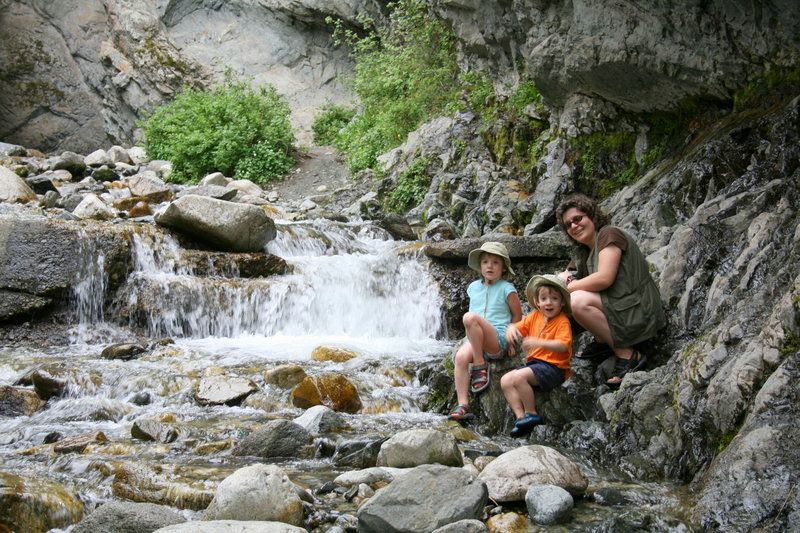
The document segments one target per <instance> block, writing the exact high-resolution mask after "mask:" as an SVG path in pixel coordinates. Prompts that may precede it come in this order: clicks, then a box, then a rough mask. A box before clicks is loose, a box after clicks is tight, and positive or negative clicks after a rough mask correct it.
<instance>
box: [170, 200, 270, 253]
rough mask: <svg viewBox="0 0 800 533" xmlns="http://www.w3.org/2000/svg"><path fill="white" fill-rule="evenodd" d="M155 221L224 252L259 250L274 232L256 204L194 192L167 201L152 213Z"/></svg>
mask: <svg viewBox="0 0 800 533" xmlns="http://www.w3.org/2000/svg"><path fill="white" fill-rule="evenodd" d="M155 221H156V223H157V224H160V225H162V226H166V227H169V228H173V229H176V230H178V231H180V232H182V233H185V234H187V235H189V236H190V237H193V238H195V239H197V240H199V241H201V242H204V243H206V244H208V245H210V246H212V247H214V248H216V249H220V250H223V251H228V252H263V251H264V247H265V246H266V245H267V243H268V242H269V241H271V240H272V239H274V238H275V235H276V233H277V232H276V229H275V222H274V221H273V220H272V219H271V218H270V217H269V216H267V213H266V212H265V211H264V210H263V209H261V208H260V207H256V206H254V205H250V204H235V203H232V202H226V201H223V200H216V199H214V198H208V197H205V196H196V195H189V196H184V197H182V198H178V199H177V200H175V201H174V202H172V203H170V204H169V205H167V206H166V207H165V208H164V209H162V210H161V211H159V212H157V213H156V214H155Z"/></svg>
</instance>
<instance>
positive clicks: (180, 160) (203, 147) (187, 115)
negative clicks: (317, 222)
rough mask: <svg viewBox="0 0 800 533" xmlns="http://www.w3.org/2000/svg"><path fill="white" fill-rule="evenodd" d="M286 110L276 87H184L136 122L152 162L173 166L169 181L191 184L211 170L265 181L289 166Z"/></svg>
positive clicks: (230, 84)
mask: <svg viewBox="0 0 800 533" xmlns="http://www.w3.org/2000/svg"><path fill="white" fill-rule="evenodd" d="M288 117H289V106H288V104H287V103H286V101H285V99H284V98H283V97H282V96H280V95H279V94H278V93H277V91H276V90H275V87H273V86H271V85H268V86H266V87H258V88H257V89H255V90H254V89H252V88H251V87H250V86H249V84H248V83H246V82H244V81H239V82H234V81H233V80H232V79H231V77H230V75H229V76H228V79H227V80H226V82H225V83H224V84H223V85H221V86H219V87H217V88H216V89H214V90H213V91H211V92H202V91H197V90H194V89H184V90H183V91H181V92H180V93H179V94H178V95H177V96H176V97H175V99H174V100H173V101H172V102H170V103H168V104H165V105H162V106H160V107H158V108H157V109H156V110H155V111H154V112H153V113H152V114H151V115H149V116H148V117H147V118H146V119H145V120H143V121H142V122H141V123H140V126H141V127H142V129H143V130H144V146H145V150H146V151H147V154H148V155H149V156H150V157H152V158H154V159H166V160H169V161H171V162H172V173H171V174H170V177H169V179H170V181H176V182H183V183H196V182H197V181H198V180H200V179H201V178H202V177H203V176H205V175H207V174H210V173H212V172H222V173H223V174H224V175H226V176H233V177H236V178H247V179H250V180H252V181H255V182H260V183H264V182H266V181H269V180H274V179H277V178H280V177H282V176H283V175H284V174H285V173H286V172H288V171H289V170H290V169H291V168H292V166H293V164H294V161H293V158H292V156H291V155H290V154H291V153H292V151H293V149H294V146H293V143H294V132H293V131H292V128H291V125H290V123H289V118H288Z"/></svg>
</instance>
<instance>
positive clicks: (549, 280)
mask: <svg viewBox="0 0 800 533" xmlns="http://www.w3.org/2000/svg"><path fill="white" fill-rule="evenodd" d="M542 285H549V286H550V287H553V288H555V289H558V291H559V292H561V297H562V298H563V299H564V307H563V309H562V311H564V312H565V313H567V314H568V315H570V314H572V306H571V305H570V295H569V291H568V290H567V284H566V283H565V282H564V280H563V279H561V278H559V277H558V276H556V275H555V274H545V275H543V276H533V277H532V278H531V280H530V281H529V282H528V286H527V287H525V296H526V297H527V298H528V301H529V302H530V304H531V305H532V306H534V307H536V303H535V302H536V294H537V293H538V292H539V287H541V286H542ZM537 309H538V308H537Z"/></svg>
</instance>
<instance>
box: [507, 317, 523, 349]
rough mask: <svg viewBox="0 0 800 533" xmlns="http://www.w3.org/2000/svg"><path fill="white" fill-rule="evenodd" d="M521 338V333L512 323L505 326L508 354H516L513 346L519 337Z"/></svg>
mask: <svg viewBox="0 0 800 533" xmlns="http://www.w3.org/2000/svg"><path fill="white" fill-rule="evenodd" d="M521 338H522V334H521V333H520V332H519V329H517V326H515V325H514V324H513V323H512V324H509V325H508V327H507V328H506V343H508V355H512V356H513V355H516V354H515V351H516V350H514V346H515V344H516V343H517V341H518V340H519V339H521Z"/></svg>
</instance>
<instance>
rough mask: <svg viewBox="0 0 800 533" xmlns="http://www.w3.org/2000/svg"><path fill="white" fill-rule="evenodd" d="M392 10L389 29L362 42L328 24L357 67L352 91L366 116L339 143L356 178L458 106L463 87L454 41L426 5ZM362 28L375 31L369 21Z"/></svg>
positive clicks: (405, 2) (408, 2)
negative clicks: (427, 123) (448, 108)
mask: <svg viewBox="0 0 800 533" xmlns="http://www.w3.org/2000/svg"><path fill="white" fill-rule="evenodd" d="M389 7H390V9H391V10H392V12H391V14H390V16H389V24H388V25H387V26H385V27H380V28H378V29H377V30H375V31H371V32H369V33H367V34H366V35H363V36H362V35H359V34H357V33H356V32H354V31H353V30H349V29H346V28H345V27H344V25H343V23H342V22H341V21H335V22H334V21H332V20H331V19H328V21H329V22H332V23H333V24H334V26H335V29H334V37H335V38H336V40H337V42H345V43H347V44H349V45H350V46H351V47H352V52H351V57H352V58H353V59H354V60H355V63H356V66H355V76H354V78H353V79H352V82H351V86H352V89H353V91H354V92H355V93H356V94H357V95H358V97H359V98H360V100H361V105H362V110H361V112H360V113H359V114H358V115H357V116H356V117H355V118H354V119H353V120H352V121H351V122H350V123H349V124H348V125H347V126H346V127H345V128H344V130H343V131H342V133H341V134H340V135H339V136H338V137H337V140H336V146H337V148H339V149H340V150H342V152H344V153H345V155H346V159H347V162H348V165H349V167H350V169H351V170H352V171H353V172H357V171H359V170H362V169H365V168H374V167H375V164H376V162H377V157H378V155H380V154H381V153H383V152H385V151H387V150H389V149H391V148H394V147H395V146H398V145H399V144H401V143H402V142H403V141H405V139H406V136H407V135H408V133H409V132H410V131H412V130H414V129H415V128H416V127H418V126H419V125H420V124H421V123H422V122H424V121H425V120H427V119H429V118H431V117H433V116H436V115H437V114H438V113H440V112H441V111H442V110H443V109H445V107H446V106H447V104H448V103H450V102H452V101H453V100H455V96H456V91H457V87H458V83H457V82H458V66H457V65H456V54H455V39H454V37H453V35H452V32H451V31H450V30H449V29H448V28H447V26H446V25H445V24H444V23H443V22H442V21H441V20H439V19H436V18H434V17H433V16H432V15H430V14H429V13H428V9H427V2H424V1H422V0H399V1H397V2H393V3H390V4H389ZM360 23H361V24H362V25H363V26H364V27H371V26H373V24H372V21H371V20H369V19H368V18H364V17H362V18H361V19H360Z"/></svg>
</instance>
